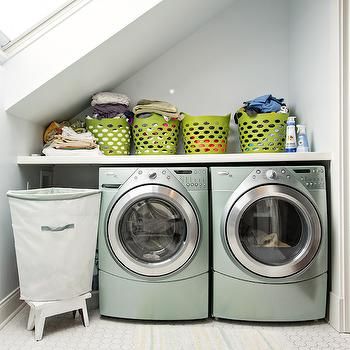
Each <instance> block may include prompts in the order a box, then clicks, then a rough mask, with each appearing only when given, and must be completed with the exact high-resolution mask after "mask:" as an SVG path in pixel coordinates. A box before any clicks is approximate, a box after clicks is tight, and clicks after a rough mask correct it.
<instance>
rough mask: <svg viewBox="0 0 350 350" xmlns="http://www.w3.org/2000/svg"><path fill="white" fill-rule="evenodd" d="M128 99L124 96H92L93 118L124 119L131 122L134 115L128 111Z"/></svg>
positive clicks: (108, 93) (113, 94)
mask: <svg viewBox="0 0 350 350" xmlns="http://www.w3.org/2000/svg"><path fill="white" fill-rule="evenodd" d="M129 104H130V99H129V97H128V96H126V95H124V94H118V93H115V92H99V93H97V94H95V95H93V96H92V101H91V106H92V113H93V118H96V119H102V118H126V119H127V121H128V122H129V123H131V122H132V118H133V116H134V114H133V113H132V112H131V111H130V110H129Z"/></svg>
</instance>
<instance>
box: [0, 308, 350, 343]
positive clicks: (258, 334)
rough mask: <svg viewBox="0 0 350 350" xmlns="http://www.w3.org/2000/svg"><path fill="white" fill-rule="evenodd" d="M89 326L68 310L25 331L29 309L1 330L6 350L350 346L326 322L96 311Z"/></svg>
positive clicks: (349, 340)
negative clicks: (136, 317)
mask: <svg viewBox="0 0 350 350" xmlns="http://www.w3.org/2000/svg"><path fill="white" fill-rule="evenodd" d="M89 314H90V326H89V327H87V328H84V327H83V326H82V325H81V322H80V319H79V318H76V319H73V318H72V315H71V314H63V315H60V316H55V317H51V318H49V319H47V321H46V326H45V331H44V338H43V340H41V341H39V342H35V341H34V338H33V332H32V331H27V330H26V322H27V316H28V308H27V307H26V308H24V309H23V310H22V311H21V312H20V313H19V314H18V315H16V316H15V317H14V318H13V319H12V320H11V321H10V322H9V323H8V324H7V325H6V326H5V327H4V328H3V329H2V330H1V331H0V349H1V350H17V349H20V350H32V349H35V350H43V349H45V350H56V349H57V350H79V349H84V350H85V349H86V350H89V349H115V350H163V349H164V350H173V349H174V350H175V349H176V350H192V349H198V350H292V349H297V350H323V349H324V350H326V349H332V350H333V349H334V350H335V349H339V350H345V349H347V350H349V349H350V334H338V333H337V332H336V331H335V330H334V329H333V328H332V327H331V326H329V325H328V324H327V323H325V322H321V321H318V322H302V323H293V324H292V323H289V324H268V323H249V322H231V321H222V320H220V321H216V320H206V321H196V322H182V323H175V322H142V321H139V322H136V321H127V320H120V319H112V318H101V317H100V316H99V313H98V310H91V311H90V312H89Z"/></svg>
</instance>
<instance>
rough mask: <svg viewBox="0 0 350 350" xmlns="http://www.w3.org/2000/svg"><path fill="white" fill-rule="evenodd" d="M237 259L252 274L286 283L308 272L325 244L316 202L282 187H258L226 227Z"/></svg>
mask: <svg viewBox="0 0 350 350" xmlns="http://www.w3.org/2000/svg"><path fill="white" fill-rule="evenodd" d="M225 228H226V229H225V234H226V240H227V244H228V246H229V248H230V250H231V252H232V254H233V255H234V257H235V258H236V259H237V260H238V261H239V262H240V263H241V264H242V265H243V266H244V267H245V268H247V269H249V270H250V271H252V272H254V273H256V274H258V275H261V276H266V277H286V276H290V275H293V274H295V273H297V272H299V271H301V270H303V269H304V268H305V267H306V266H307V265H308V264H309V263H310V262H311V261H312V259H313V258H314V256H315V254H316V253H317V251H318V248H319V246H320V243H321V235H322V233H321V223H320V219H319V216H318V214H317V211H316V209H315V207H314V206H313V204H312V203H311V201H310V200H309V199H308V198H307V197H306V196H304V195H303V194H301V193H300V192H299V191H297V190H294V189H292V188H290V187H287V186H283V185H265V186H259V187H256V188H254V189H252V190H250V191H248V192H246V193H245V194H243V195H242V196H241V197H240V198H239V199H238V200H237V201H236V202H235V203H234V204H233V205H232V207H231V210H230V211H229V214H228V216H227V221H226V225H225Z"/></svg>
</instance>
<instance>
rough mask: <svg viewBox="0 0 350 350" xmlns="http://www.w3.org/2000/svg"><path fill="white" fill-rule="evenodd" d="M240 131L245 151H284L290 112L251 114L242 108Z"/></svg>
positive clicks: (239, 113)
mask: <svg viewBox="0 0 350 350" xmlns="http://www.w3.org/2000/svg"><path fill="white" fill-rule="evenodd" d="M236 115H237V116H238V131H239V141H240V144H241V151H242V152H243V153H271V152H272V153H276V152H284V149H285V141H286V123H287V119H288V113H275V112H271V113H260V114H256V115H254V116H249V115H248V114H247V113H246V112H245V111H244V110H243V109H240V110H239V111H238V112H237V113H236Z"/></svg>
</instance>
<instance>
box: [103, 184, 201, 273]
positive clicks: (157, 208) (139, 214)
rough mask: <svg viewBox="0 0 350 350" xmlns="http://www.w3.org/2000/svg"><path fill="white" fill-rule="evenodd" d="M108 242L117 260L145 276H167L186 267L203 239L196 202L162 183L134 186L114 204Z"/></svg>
mask: <svg viewBox="0 0 350 350" xmlns="http://www.w3.org/2000/svg"><path fill="white" fill-rule="evenodd" d="M107 241H108V243H109V246H110V250H111V252H112V254H113V256H114V258H115V259H117V260H118V261H119V262H120V263H122V264H123V265H124V266H125V267H126V268H128V269H129V270H130V271H132V272H135V273H137V274H140V275H144V276H150V277H151V276H163V275H166V274H170V273H172V272H175V271H177V270H178V269H180V268H182V267H184V266H185V265H186V264H187V263H188V262H189V261H190V260H191V258H192V256H193V255H194V253H195V251H196V249H197V246H198V242H199V220H198V217H197V214H196V211H195V209H194V205H193V204H191V203H190V202H189V200H188V199H186V198H185V197H184V196H183V195H181V194H180V193H179V192H177V191H175V190H173V189H171V188H169V187H166V186H162V185H144V186H140V187H136V188H133V189H131V190H130V191H128V192H126V193H125V194H124V195H122V196H121V197H120V198H119V199H118V200H117V201H116V202H115V203H114V205H113V206H112V209H111V211H110V215H109V218H108V222H107Z"/></svg>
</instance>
